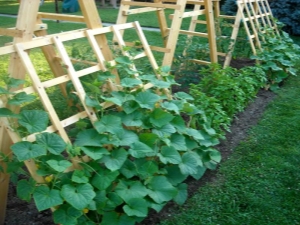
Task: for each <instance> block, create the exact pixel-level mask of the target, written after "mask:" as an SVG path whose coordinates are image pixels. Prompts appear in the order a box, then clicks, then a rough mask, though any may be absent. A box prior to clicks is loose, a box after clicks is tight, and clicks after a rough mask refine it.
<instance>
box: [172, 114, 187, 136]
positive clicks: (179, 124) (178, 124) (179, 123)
mask: <svg viewBox="0 0 300 225" xmlns="http://www.w3.org/2000/svg"><path fill="white" fill-rule="evenodd" d="M170 124H171V125H173V126H174V127H175V128H176V129H177V131H178V132H179V133H184V132H185V129H186V125H185V122H184V120H183V119H182V117H180V116H176V117H174V119H173V120H172V121H171V122H170Z"/></svg>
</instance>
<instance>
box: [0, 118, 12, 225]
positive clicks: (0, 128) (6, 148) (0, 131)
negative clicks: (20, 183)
mask: <svg viewBox="0 0 300 225" xmlns="http://www.w3.org/2000/svg"><path fill="white" fill-rule="evenodd" d="M0 137H1V139H0V150H1V152H2V153H3V154H4V155H6V156H9V155H11V150H10V145H11V144H12V141H11V139H10V138H9V136H8V134H7V132H6V130H5V126H4V124H3V123H2V122H1V123H0ZM0 166H1V167H2V168H3V172H1V171H0V225H2V224H4V220H5V212H6V204H7V197H8V196H7V195H8V188H9V177H10V176H9V174H7V173H5V171H6V164H5V162H3V161H2V158H1V157H0Z"/></svg>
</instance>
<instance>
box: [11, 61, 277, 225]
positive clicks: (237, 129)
mask: <svg viewBox="0 0 300 225" xmlns="http://www.w3.org/2000/svg"><path fill="white" fill-rule="evenodd" d="M249 65H253V61H249V60H233V62H232V66H234V67H236V68H241V67H243V66H249ZM274 97H275V94H274V93H273V92H270V91H266V90H261V91H260V92H259V93H258V96H257V98H256V99H254V101H253V102H252V103H250V104H249V106H248V107H247V108H246V109H245V111H244V112H241V113H239V114H238V115H236V118H235V119H234V121H233V123H232V126H231V132H230V133H227V135H226V140H224V141H222V142H221V143H220V144H219V145H218V146H216V148H217V149H218V150H219V151H220V152H221V154H222V159H223V161H225V160H226V159H227V158H228V156H229V155H230V154H231V152H232V151H233V149H234V148H235V147H236V146H237V145H238V144H239V143H240V141H242V140H243V139H244V138H246V137H247V131H248V130H249V128H251V127H252V126H254V125H256V124H257V122H258V121H259V119H260V118H261V116H262V114H263V112H264V110H265V107H266V106H267V105H268V103H269V102H270V101H271V100H273V98H274ZM216 174H217V170H214V171H207V172H206V173H205V175H204V176H203V177H202V178H201V179H200V180H199V181H196V180H193V179H188V180H187V181H186V182H187V184H188V194H189V196H192V195H193V193H195V192H196V191H197V190H198V189H199V187H201V186H203V185H204V184H205V183H207V182H211V181H213V180H214V179H216ZM8 198H9V201H8V204H7V213H6V220H5V225H28V224H30V225H52V224H53V221H52V215H51V212H50V211H43V212H41V213H39V212H38V211H37V209H36V207H35V205H34V203H26V202H24V201H21V200H19V199H18V198H17V197H16V188H15V186H14V185H12V184H11V186H10V192H9V196H8ZM176 207H177V205H176V204H174V203H172V202H170V203H168V204H167V205H166V207H165V208H164V209H163V210H162V211H161V212H160V213H155V212H151V213H150V215H149V216H148V218H146V219H145V220H144V221H143V222H142V223H140V225H155V224H158V223H159V221H160V220H161V219H165V218H168V217H170V216H171V215H172V214H171V212H172V211H173V210H174V208H176Z"/></svg>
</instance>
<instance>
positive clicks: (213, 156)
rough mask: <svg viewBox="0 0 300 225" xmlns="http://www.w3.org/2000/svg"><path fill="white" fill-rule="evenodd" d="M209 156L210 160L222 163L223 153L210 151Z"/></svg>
mask: <svg viewBox="0 0 300 225" xmlns="http://www.w3.org/2000/svg"><path fill="white" fill-rule="evenodd" d="M209 156H210V159H211V160H213V161H215V162H217V163H219V162H221V159H222V156H221V153H220V152H219V151H217V150H215V149H210V150H209Z"/></svg>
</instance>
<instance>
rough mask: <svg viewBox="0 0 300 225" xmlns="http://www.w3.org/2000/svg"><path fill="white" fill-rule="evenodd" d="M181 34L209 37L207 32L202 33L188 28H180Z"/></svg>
mask: <svg viewBox="0 0 300 225" xmlns="http://www.w3.org/2000/svg"><path fill="white" fill-rule="evenodd" d="M179 33H180V34H185V35H191V36H196V37H204V38H208V34H207V33H201V32H195V31H188V30H180V31H179Z"/></svg>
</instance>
